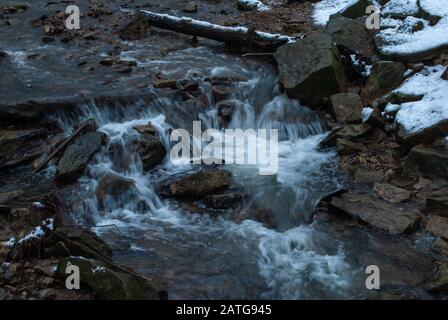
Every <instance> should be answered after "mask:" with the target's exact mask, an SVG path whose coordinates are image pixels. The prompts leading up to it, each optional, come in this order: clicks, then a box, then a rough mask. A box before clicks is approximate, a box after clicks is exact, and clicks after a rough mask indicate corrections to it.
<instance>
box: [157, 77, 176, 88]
mask: <svg viewBox="0 0 448 320" xmlns="http://www.w3.org/2000/svg"><path fill="white" fill-rule="evenodd" d="M176 86H177V80H176V79H157V80H156V81H155V82H154V88H159V89H164V88H171V89H175V88H176Z"/></svg>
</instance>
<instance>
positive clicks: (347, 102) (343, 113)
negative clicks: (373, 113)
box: [330, 93, 364, 122]
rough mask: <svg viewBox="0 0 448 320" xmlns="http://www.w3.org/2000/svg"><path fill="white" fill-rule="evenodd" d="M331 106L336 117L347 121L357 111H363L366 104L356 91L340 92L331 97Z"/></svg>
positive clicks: (341, 120) (340, 120)
mask: <svg viewBox="0 0 448 320" xmlns="http://www.w3.org/2000/svg"><path fill="white" fill-rule="evenodd" d="M330 101H331V107H332V111H333V113H334V115H335V116H336V119H337V120H338V121H339V122H345V120H346V118H347V117H348V116H349V115H350V114H352V113H353V112H355V111H361V110H362V108H363V106H364V104H363V103H362V100H361V97H360V96H359V95H357V94H354V93H338V94H335V95H332V96H331V97H330Z"/></svg>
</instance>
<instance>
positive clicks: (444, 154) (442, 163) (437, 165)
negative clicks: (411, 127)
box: [404, 144, 448, 178]
mask: <svg viewBox="0 0 448 320" xmlns="http://www.w3.org/2000/svg"><path fill="white" fill-rule="evenodd" d="M404 168H405V170H406V171H407V172H408V173H409V174H412V175H417V176H418V175H434V176H440V177H445V178H447V177H448V150H447V149H444V148H439V147H435V146H429V145H423V144H420V145H417V146H415V147H414V148H412V149H411V151H410V152H409V155H408V156H407V157H406V159H405V161H404Z"/></svg>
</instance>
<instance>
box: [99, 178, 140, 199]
mask: <svg viewBox="0 0 448 320" xmlns="http://www.w3.org/2000/svg"><path fill="white" fill-rule="evenodd" d="M133 185H134V180H132V179H129V178H126V177H122V176H120V175H118V174H116V173H112V172H109V173H107V174H105V175H104V176H102V177H101V179H100V180H99V181H98V186H97V187H96V189H95V195H96V198H97V199H98V201H104V199H105V198H106V196H107V195H110V196H118V195H120V194H123V193H125V192H126V191H128V190H129V189H130V188H131V187H132V186H133Z"/></svg>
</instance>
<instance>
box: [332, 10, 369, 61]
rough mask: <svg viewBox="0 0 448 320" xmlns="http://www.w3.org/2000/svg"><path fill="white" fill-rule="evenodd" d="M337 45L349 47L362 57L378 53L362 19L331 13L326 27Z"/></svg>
mask: <svg viewBox="0 0 448 320" xmlns="http://www.w3.org/2000/svg"><path fill="white" fill-rule="evenodd" d="M325 30H326V32H327V33H329V34H330V35H332V37H333V40H334V42H335V43H336V45H337V46H342V47H344V48H348V49H350V50H351V51H352V52H356V53H358V54H359V55H361V56H363V57H364V58H371V57H373V56H377V55H378V51H377V49H376V44H375V39H374V38H373V37H372V35H371V34H370V33H369V32H368V31H367V29H366V24H365V21H364V20H363V19H357V20H354V19H349V18H346V17H344V16H342V15H338V14H336V15H332V16H330V20H329V22H328V24H327V27H326V29H325Z"/></svg>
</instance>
